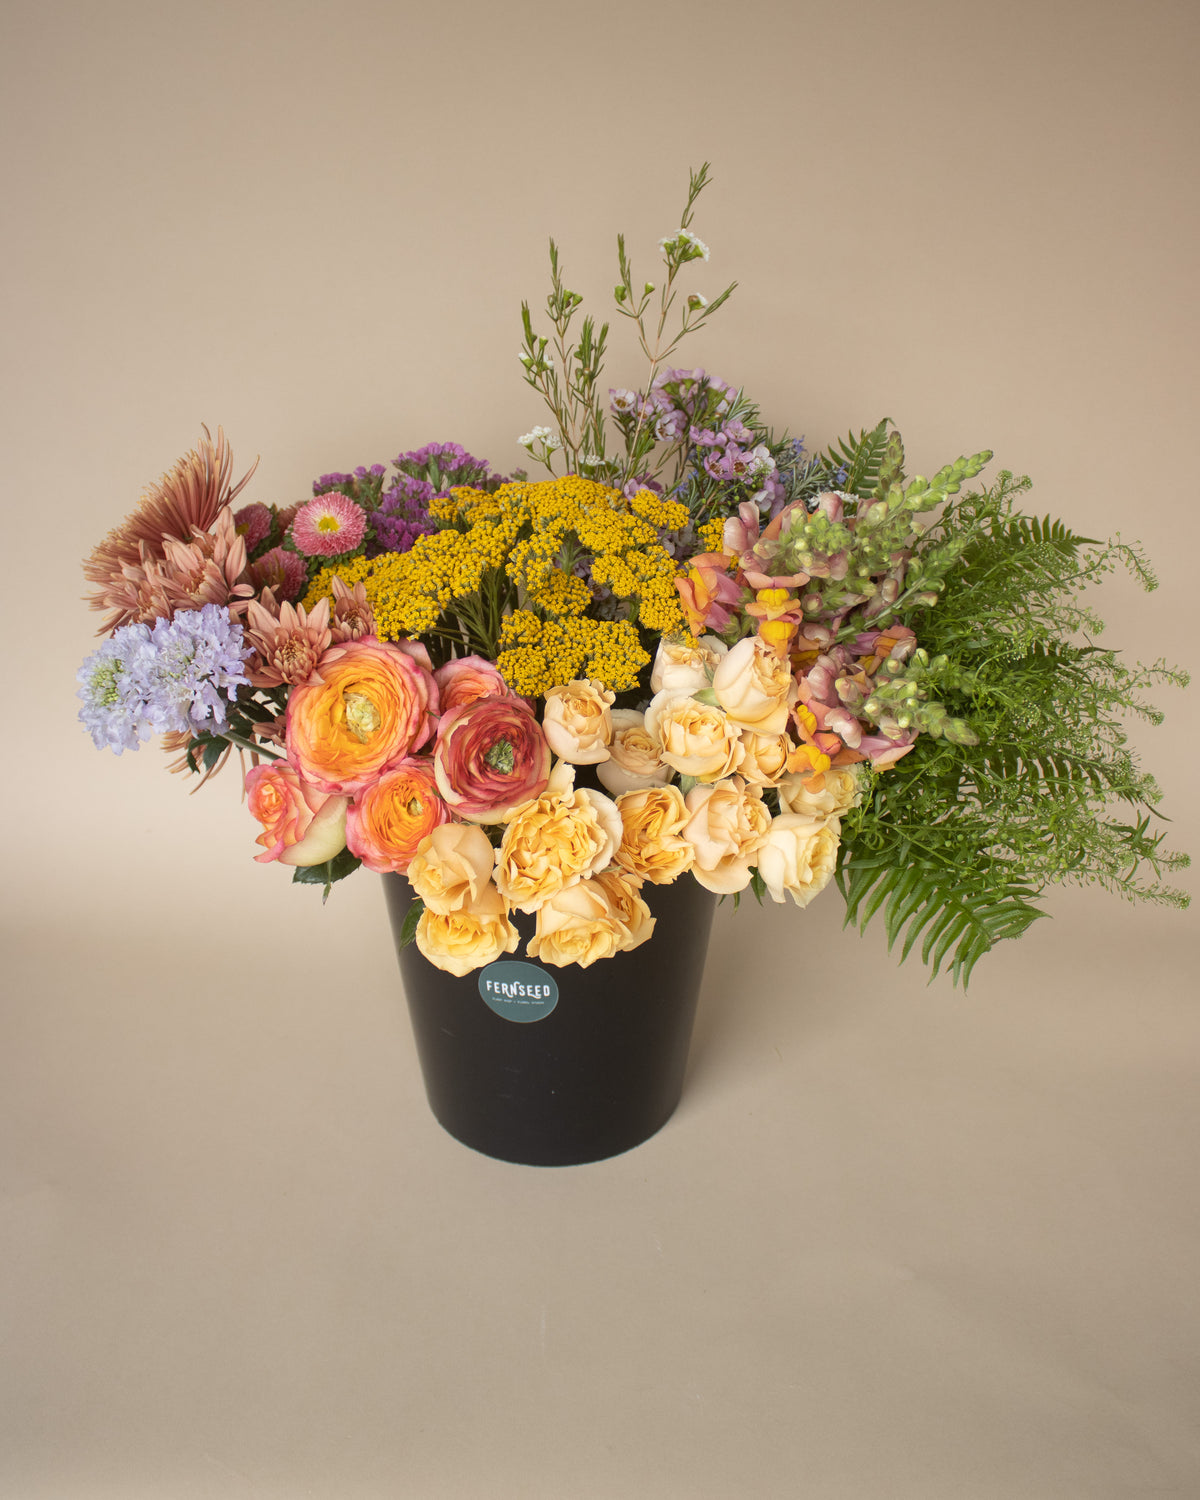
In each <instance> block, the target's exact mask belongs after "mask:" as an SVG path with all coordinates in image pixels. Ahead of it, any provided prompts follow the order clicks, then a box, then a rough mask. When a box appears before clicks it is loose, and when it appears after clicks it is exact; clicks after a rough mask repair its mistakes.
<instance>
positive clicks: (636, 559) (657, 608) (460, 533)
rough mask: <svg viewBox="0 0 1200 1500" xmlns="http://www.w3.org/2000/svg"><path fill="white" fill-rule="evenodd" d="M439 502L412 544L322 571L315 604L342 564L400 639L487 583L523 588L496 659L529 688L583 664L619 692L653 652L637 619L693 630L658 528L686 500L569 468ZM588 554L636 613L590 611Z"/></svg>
mask: <svg viewBox="0 0 1200 1500" xmlns="http://www.w3.org/2000/svg"><path fill="white" fill-rule="evenodd" d="M429 512H430V515H431V516H432V517H433V519H434V520H435V521H437V522H438V524H439V525H440V526H441V527H442V528H443V529H442V530H440V531H437V532H434V533H432V534H431V535H428V536H421V537H418V538H417V540H416V542H415V543H414V544H413V546H412V548H411V550H410V551H408V552H404V553H386V554H384V555H383V556H381V557H377V558H375V559H373V560H371V561H368V560H367V559H365V558H356V559H354V561H353V562H351V563H348V564H343V565H339V566H338V567H337V568H336V569H332V568H325V569H322V570H321V572H320V573H318V575H317V577H316V578H315V579H314V580H313V583H312V586H311V587H310V588H309V591H308V594H307V595H306V597H305V600H304V603H305V607H306V608H307V609H311V608H312V607H313V606H314V605H316V604H317V603H319V601H320V600H321V599H324V598H327V597H329V596H330V594H331V591H332V579H333V576H334V573H335V572H336V573H337V575H338V576H339V577H340V578H341V579H342V580H343V582H345V583H346V584H347V585H349V586H350V587H353V586H354V584H356V583H359V582H361V583H362V584H363V586H364V589H365V591H366V595H367V600H368V602H369V604H370V605H371V608H372V610H373V611H374V614H375V620H376V625H377V628H378V631H379V634H380V636H381V637H383V638H384V639H397V638H399V637H401V636H417V635H421V634H422V633H424V632H426V631H429V630H432V629H433V628H434V627H435V626H436V625H437V622H438V619H439V618H440V616H441V615H442V614H443V613H444V612H446V611H447V610H450V611H453V610H454V607H455V603H456V601H458V602H459V604H460V605H466V604H467V603H468V601H469V602H470V604H471V607H472V608H473V609H475V608H477V607H478V605H479V602H480V600H481V599H482V597H483V596H484V594H485V593H486V594H487V596H488V597H489V598H490V599H492V600H493V601H494V600H495V599H496V597H497V592H496V591H497V588H498V587H499V590H500V597H503V596H505V595H507V597H508V599H509V601H510V603H511V600H512V593H513V590H514V588H515V592H516V597H517V599H518V600H519V601H520V603H521V605H522V606H523V607H522V608H520V609H518V610H517V611H515V612H511V613H510V614H509V615H508V617H507V619H506V620H505V622H504V625H503V629H502V633H501V638H500V646H501V648H502V650H503V652H504V658H505V662H506V663H507V666H505V665H503V664H500V663H498V665H500V669H501V671H502V672H504V673H505V676H506V678H507V680H509V681H510V682H511V683H512V684H513V686H514V687H516V689H517V691H518V692H521V693H525V694H529V695H534V694H537V693H541V692H543V691H544V690H545V687H553V686H556V685H557V684H559V683H563V682H570V681H571V680H572V679H573V678H575V677H577V676H579V675H580V674H581V672H583V671H584V669H585V668H586V675H587V676H589V677H597V678H600V679H602V680H603V681H604V682H606V683H607V684H608V685H609V686H610V687H613V688H615V689H617V690H618V691H620V690H621V689H622V688H624V687H632V686H634V683H635V681H636V677H637V673H638V670H639V669H640V667H642V666H643V665H644V664H645V662H646V661H647V660H648V658H647V656H646V653H645V651H643V650H642V647H641V645H640V643H639V641H638V634H637V629H636V627H635V625H634V624H633V623H632V621H634V620H636V621H637V622H638V623H640V624H641V625H643V626H645V627H646V628H647V629H650V630H655V631H662V632H664V633H666V634H676V635H678V634H682V633H684V632H685V631H686V629H687V625H686V621H685V618H684V614H683V611H682V609H681V608H680V603H679V598H678V595H677V593H676V591H675V587H674V578H675V575H676V573H677V571H678V568H677V565H676V563H675V560H674V558H672V557H671V555H670V553H669V552H667V551H666V549H665V548H664V547H663V546H662V544H661V543H660V542H659V540H658V531H659V529H661V528H664V527H665V528H669V529H678V528H680V527H682V526H684V525H685V524H686V522H687V510H686V507H684V506H683V505H680V504H679V503H678V502H677V501H673V500H664V499H663V498H662V497H661V496H659V495H655V494H653V493H652V492H651V491H649V490H641V491H639V492H638V493H637V494H636V495H635V496H634V497H633V499H632V500H628V499H626V497H625V496H624V495H623V494H622V493H621V491H620V490H615V489H612V488H610V487H609V486H607V485H603V484H597V483H596V482H595V481H594V480H591V479H583V478H581V477H580V476H579V475H577V474H568V475H566V476H565V477H564V478H561V479H549V480H544V481H541V482H537V483H527V482H524V481H521V482H514V483H511V484H504V485H501V486H500V487H499V489H497V490H495V491H494V492H491V493H489V492H486V491H483V490H472V489H467V488H460V489H455V490H453V491H451V492H450V493H449V494H448V495H444V496H440V497H438V498H436V499H434V500H433V501H432V502H431V503H430V507H429ZM580 563H582V564H583V565H584V567H585V568H586V571H587V574H588V575H590V578H591V580H592V582H593V583H596V584H599V585H601V586H605V587H608V588H609V589H611V590H612V592H613V594H614V595H615V597H616V598H618V599H620V600H627V601H629V609H630V613H631V617H632V618H631V620H624V621H613V620H608V621H601V620H590V619H588V618H587V616H586V611H587V610H588V609H589V607H590V606H591V604H592V598H593V596H592V590H591V587H590V586H589V583H588V581H587V578H586V577H579V576H577V574H576V573H575V572H573V571H572V569H573V568H575V567H577V566H578V565H579V564H580ZM491 607H492V608H494V605H493V606H491ZM504 607H506V608H507V607H509V606H508V605H505V606H504ZM486 613H487V611H486V610H485V611H484V614H485V615H486ZM551 627H554V628H551ZM518 682H519V683H520V684H521V685H520V686H517V684H518ZM535 682H536V683H538V684H539V686H536V687H534V686H531V684H533V683H535Z"/></svg>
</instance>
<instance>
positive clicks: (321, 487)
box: [313, 466, 383, 495]
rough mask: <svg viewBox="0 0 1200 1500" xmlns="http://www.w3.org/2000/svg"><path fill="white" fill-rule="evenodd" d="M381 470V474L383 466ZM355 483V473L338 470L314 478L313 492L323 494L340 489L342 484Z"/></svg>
mask: <svg viewBox="0 0 1200 1500" xmlns="http://www.w3.org/2000/svg"><path fill="white" fill-rule="evenodd" d="M379 472H380V473H381V474H382V473H383V468H382V466H381V467H380V470H379ZM353 483H354V475H353V474H339V473H337V472H336V471H335V472H334V473H332V474H322V475H321V477H320V479H314V480H313V494H314V495H323V494H325V493H326V491H327V490H336V489H340V488H341V486H342V485H344V484H353Z"/></svg>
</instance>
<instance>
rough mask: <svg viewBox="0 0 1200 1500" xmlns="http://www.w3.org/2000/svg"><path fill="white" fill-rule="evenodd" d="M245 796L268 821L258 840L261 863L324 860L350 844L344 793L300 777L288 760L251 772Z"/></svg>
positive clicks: (254, 811)
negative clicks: (336, 793) (337, 794)
mask: <svg viewBox="0 0 1200 1500" xmlns="http://www.w3.org/2000/svg"><path fill="white" fill-rule="evenodd" d="M246 801H247V805H248V806H249V808H250V811H251V813H252V814H253V815H254V817H256V818H257V819H258V821H259V822H260V823H261V824H262V825H263V831H262V832H261V833H260V834H259V836H258V838H257V839H255V843H257V844H261V845H262V846H263V850H264V853H262V854H256V855H255V856H254V858H255V859H256V860H257V861H258V863H259V864H267V863H269V862H271V861H274V860H278V861H279V863H280V864H283V865H293V866H297V867H301V866H305V865H323V864H324V863H325V862H326V860H330V859H332V858H333V857H334V856H335V855H336V854H340V853H341V852H342V850H343V849H344V848H345V847H346V803H347V801H348V799H347V798H345V797H334V796H332V795H330V793H328V792H322V791H318V789H317V788H316V787H314V786H312V785H310V784H308V783H306V782H304V781H302V780H301V779H300V777H299V776H297V774H296V772H295V771H294V770H293V769H292V767H291V766H289V765H288V763H287V762H286V761H281V760H270V761H264V762H262V764H260V765H257V766H253V767H252V768H251V769H250V770H249V771H247V773H246Z"/></svg>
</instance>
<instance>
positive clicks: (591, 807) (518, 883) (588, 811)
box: [496, 767, 622, 912]
mask: <svg viewBox="0 0 1200 1500" xmlns="http://www.w3.org/2000/svg"><path fill="white" fill-rule="evenodd" d="M567 769H568V770H569V769H570V768H569V767H568V768H567ZM621 833H622V825H621V814H620V813H619V812H618V811H617V807H616V803H615V802H613V801H612V799H611V798H609V797H606V796H605V795H604V793H603V792H595V791H592V790H590V789H589V788H587V787H573V786H568V787H567V789H566V790H565V791H563V792H561V793H559V794H557V795H554V794H550V795H547V796H544V797H538V798H536V799H534V800H533V801H531V802H526V803H525V804H524V805H523V806H522V807H519V808H518V809H517V810H516V811H515V812H514V814H513V815H512V817H511V819H510V820H509V823H508V827H507V828H506V829H505V830H504V837H503V839H502V840H501V842H500V848H499V850H498V851H497V853H496V885H497V886H498V888H499V890H500V892H501V894H502V895H503V896H504V898H505V899H506V900H507V901H508V902H509V904H510V905H511V906H515V907H516V908H517V910H518V911H523V912H535V911H537V909H538V908H539V907H540V906H542V905H544V904H545V902H547V901H549V900H550V898H551V897H552V896H556V895H557V894H558V892H559V891H561V890H565V889H566V888H567V887H568V886H572V885H575V884H577V883H578V882H579V881H581V880H585V879H586V878H587V877H588V876H590V875H595V874H597V873H598V872H599V871H600V870H603V869H604V867H605V866H606V865H608V864H610V863H611V862H612V859H613V857H614V855H615V854H616V852H617V849H618V848H619V847H620V844H621Z"/></svg>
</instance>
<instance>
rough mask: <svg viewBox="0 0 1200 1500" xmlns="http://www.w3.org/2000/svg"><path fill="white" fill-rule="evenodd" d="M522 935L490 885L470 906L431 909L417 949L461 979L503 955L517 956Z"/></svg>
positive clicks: (423, 917) (423, 918) (419, 930)
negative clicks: (439, 909) (514, 954)
mask: <svg viewBox="0 0 1200 1500" xmlns="http://www.w3.org/2000/svg"><path fill="white" fill-rule="evenodd" d="M520 941H521V935H520V933H519V932H518V931H517V929H516V928H515V927H514V926H513V924H512V921H511V920H510V918H509V915H508V907H507V906H506V904H505V901H504V898H503V897H502V896H501V894H500V892H499V891H498V890H497V889H496V887H495V886H494V885H487V886H485V887H484V888H483V890H481V891H480V892H479V895H478V896H476V898H475V899H474V901H472V903H471V904H470V905H469V906H461V907H458V908H457V909H456V910H455V911H451V912H445V913H443V912H436V911H432V910H430V909H429V908H428V907H426V909H425V910H424V911H423V912H422V913H421V916H420V918H419V920H418V922H417V933H416V942H417V948H418V949H419V950H420V952H421V953H422V954H423V956H424V957H425V958H427V959H428V960H429V962H430V963H431V964H433V966H434V967H435V968H437V969H443V970H445V972H446V973H447V974H456V975H457V976H458V977H459V978H460V979H461V978H462V977H463V976H464V975H466V974H470V973H471V972H472V971H473V970H475V969H482V968H483V966H484V965H485V964H490V963H494V962H495V960H496V959H498V958H499V957H500V956H501V955H502V954H505V953H515V952H516V950H517V947H518V945H519V943H520Z"/></svg>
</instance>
